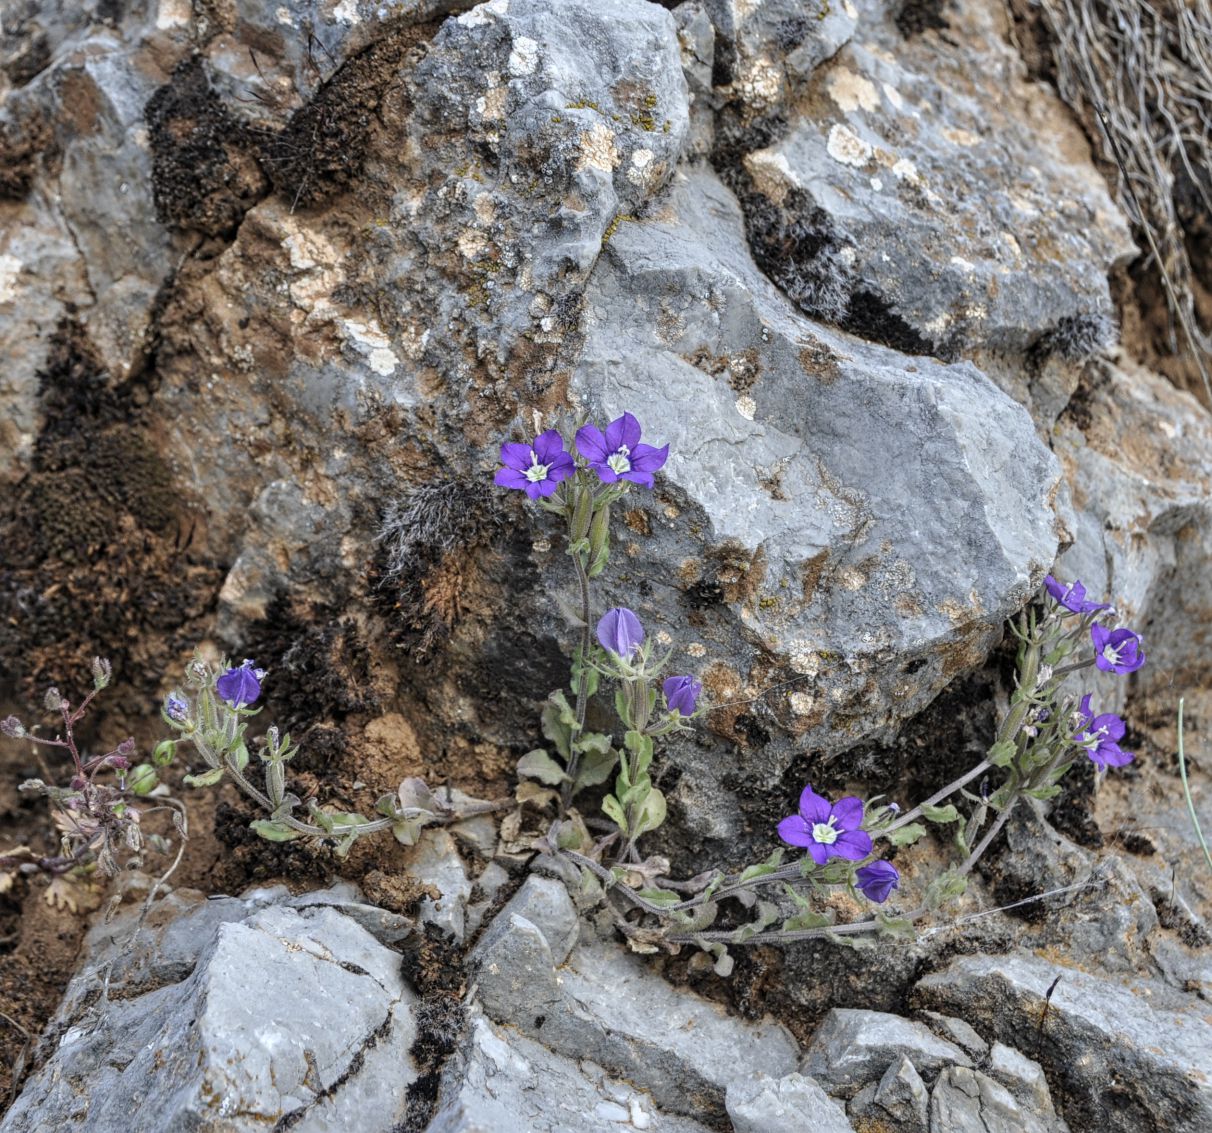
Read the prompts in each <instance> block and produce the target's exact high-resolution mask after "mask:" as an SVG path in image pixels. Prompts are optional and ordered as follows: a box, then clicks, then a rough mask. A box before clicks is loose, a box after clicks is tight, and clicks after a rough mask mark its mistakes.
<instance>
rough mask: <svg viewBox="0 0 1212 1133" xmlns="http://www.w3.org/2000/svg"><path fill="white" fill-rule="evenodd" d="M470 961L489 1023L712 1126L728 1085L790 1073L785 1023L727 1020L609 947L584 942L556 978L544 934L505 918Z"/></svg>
mask: <svg viewBox="0 0 1212 1133" xmlns="http://www.w3.org/2000/svg"><path fill="white" fill-rule="evenodd" d="M472 959H473V963H474V965H475V972H476V977H475V978H476V980H477V986H478V989H479V992H478V994H479V998H480V1001H481V1002H482V1003H483V1005H484V1010H485V1011H486V1013H487V1014H488V1015H489V1017H491V1018H493V1019H494V1020H496V1021H497V1022H501V1023H509V1024H512V1025H513V1026H515V1027H517V1028H518V1029H519V1030H520V1031H522V1032H523V1033H524V1034H527V1035H530V1036H531V1037H533V1038H536V1039H538V1040H539V1041H540V1042H542V1043H544V1044H545V1045H546V1046H548V1047H550V1048H551V1049H552V1050H554V1051H556V1052H558V1053H560V1054H563V1055H565V1056H566V1057H568V1058H575V1059H590V1060H591V1061H593V1062H596V1063H598V1064H599V1065H601V1066H603V1067H605V1068H606V1069H607V1070H608V1071H610V1072H611V1073H614V1074H620V1075H622V1076H624V1077H626V1078H627V1079H628V1080H629V1081H632V1082H634V1083H635V1084H636V1085H637V1086H639V1087H641V1088H642V1089H645V1090H648V1091H650V1092H651V1093H652V1096H653V1098H654V1099H655V1100H656V1102H657V1104H658V1105H660V1106H661V1107H662V1108H664V1109H667V1110H669V1111H670V1112H673V1113H685V1114H689V1115H691V1116H694V1117H696V1118H698V1119H700V1120H718V1119H719V1118H720V1117H721V1116H722V1114H723V1112H724V1095H725V1091H726V1089H727V1087H728V1085H729V1084H730V1083H731V1082H733V1081H735V1080H737V1079H738V1078H742V1077H746V1076H748V1075H752V1074H754V1073H757V1072H759V1071H761V1072H765V1073H768V1074H771V1075H775V1074H777V1075H780V1076H781V1075H783V1074H788V1073H790V1072H792V1071H793V1070H794V1069H795V1063H796V1059H797V1053H798V1052H797V1049H796V1045H795V1041H794V1040H793V1039H792V1038H791V1036H790V1035H789V1034H788V1033H787V1031H786V1030H785V1029H784V1028H783V1027H781V1026H779V1025H778V1024H775V1023H773V1022H771V1021H769V1020H767V1021H763V1022H761V1023H745V1022H742V1021H741V1020H739V1019H736V1018H733V1017H730V1016H729V1015H727V1014H726V1013H725V1012H724V1011H723V1010H722V1009H721V1008H719V1007H718V1006H717V1005H715V1004H712V1003H709V1002H708V1001H706V1000H704V999H700V998H699V996H697V995H695V994H693V993H692V992H689V991H686V990H685V989H682V988H675V987H673V986H672V985H671V984H669V983H667V982H666V981H665V980H664V979H662V978H661V977H660V976H659V975H657V974H656V973H654V972H651V971H649V970H648V969H647V968H646V967H645V966H644V964H643V962H642V961H641V960H640V959H639V958H638V957H636V956H633V955H631V954H629V953H627V952H626V951H624V950H623V949H622V948H620V947H619V946H617V945H615V944H612V943H607V942H597V941H589V942H586V941H582V942H581V943H579V944H578V945H577V946H576V947H575V948H574V949H573V951H572V953H571V954H570V955H569V957H568V959H567V961H566V963H565V964H564V966H563V967H562V968H560V969H559V971H558V972H556V971H555V969H554V960H553V958H552V955H551V950H550V948H549V947H548V944H547V941H546V940H545V939H544V937H543V934H542V933H541V932H540V931H539V930H538V929H537V928H536V927H535V926H534V925H533V924H532V923H531V922H530V921H528V920H526V919H525V918H523V917H521V916H518V915H516V914H511V915H509V916H503V917H500V918H498V919H497V921H496V922H494V923H493V925H492V926H491V927H490V928H489V929H488V931H487V932H486V933H485V934H484V938H483V940H482V941H481V942H480V944H479V945H477V946H476V949H475V951H474V953H473V956H472Z"/></svg>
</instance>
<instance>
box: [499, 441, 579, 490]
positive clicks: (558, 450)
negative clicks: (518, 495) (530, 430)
mask: <svg viewBox="0 0 1212 1133" xmlns="http://www.w3.org/2000/svg"><path fill="white" fill-rule="evenodd" d="M501 463H502V464H504V465H505V467H504V468H498V469H497V474H496V475H495V476H494V477H493V483H495V484H496V485H498V486H499V487H501V488H517V489H520V490H521V491H523V492H525V493H526V495H527V496H528V497H529V498H530V499H532V500H537V499H539V497H541V496H550V495H553V494H554V493H555V490H556V488H558V487H559V485H560V481H561V480H566V479H567V478H568V477H569V476H571V475H572V474H573V473H574V472H575V471H576V464H575V463H574V461H573V459H572V457H571V456H569V455H568V453H567V452H565V451H564V438H563V437H561V436H560V434H559V432H558V431H557V430H556V429H548V430H547V432H545V433H540V434H539V435H538V436H537V437H535V439H534V444H530V445H520V444H503V445H502V446H501Z"/></svg>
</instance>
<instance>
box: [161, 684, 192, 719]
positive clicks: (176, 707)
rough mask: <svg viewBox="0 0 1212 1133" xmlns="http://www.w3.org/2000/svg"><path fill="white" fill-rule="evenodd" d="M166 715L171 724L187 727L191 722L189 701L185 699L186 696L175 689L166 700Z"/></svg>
mask: <svg viewBox="0 0 1212 1133" xmlns="http://www.w3.org/2000/svg"><path fill="white" fill-rule="evenodd" d="M163 708H164V715H165V717H167V719H168V721H169V723H171V724H181V725H183V726H184V725H186V724H189V723H190V722H191V720H190V715H189V701H188V700H186V699H185V694H184V693H181V692H178V691H177V690H176V689H174V690H173V691H172V692H170V693H169V694H168V695H167V696H166V697H165V698H164V705H163Z"/></svg>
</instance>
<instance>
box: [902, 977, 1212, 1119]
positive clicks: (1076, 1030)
mask: <svg viewBox="0 0 1212 1133" xmlns="http://www.w3.org/2000/svg"><path fill="white" fill-rule="evenodd" d="M1058 976H1059V977H1060V979H1059V980H1057V977H1058ZM1054 980H1056V981H1057V982H1056V986H1055V988H1054V989H1053V991H1052V994H1051V997H1050V998H1048V999H1047V1001H1045V996H1046V993H1047V991H1048V989H1049V987H1051V985H1052V983H1053V981H1054ZM1163 993H1164V988H1163V986H1162V985H1159V984H1157V983H1156V982H1154V983H1152V984H1148V985H1143V984H1136V983H1133V982H1131V981H1128V980H1123V981H1122V982H1121V981H1115V980H1109V979H1102V978H1099V977H1098V976H1095V975H1091V974H1089V973H1088V972H1085V971H1080V970H1078V969H1075V968H1068V967H1061V966H1059V965H1056V964H1051V963H1048V962H1046V961H1044V960H1041V959H1038V958H1036V957H1034V956H1025V955H1010V956H1005V957H995V958H990V957H984V956H980V957H978V956H964V957H961V958H959V959H957V960H955V961H954V962H953V963H952V964H951V966H950V967H948V968H946V969H944V970H943V971H941V972H936V973H934V974H932V975H929V976H927V977H926V978H925V979H924V980H922V981H921V983H920V984H919V985H918V987H917V990H916V992H915V999H916V1000H917V1002H919V1003H920V1004H921V1005H923V1006H926V1007H930V1008H935V1009H937V1010H940V1011H952V1012H954V1011H957V1010H962V1011H963V1012H964V1013H965V1015H966V1016H967V1018H968V1019H969V1020H971V1021H972V1023H974V1024H975V1025H976V1026H977V1028H978V1029H980V1030H982V1031H984V1033H985V1034H988V1035H996V1036H998V1037H999V1038H1000V1039H1001V1040H1002V1041H1003V1042H1011V1043H1014V1044H1016V1045H1018V1046H1019V1047H1020V1048H1021V1049H1023V1050H1026V1051H1030V1052H1031V1053H1032V1054H1033V1055H1034V1056H1035V1057H1036V1058H1037V1059H1038V1060H1039V1061H1040V1062H1041V1063H1042V1064H1043V1066H1044V1067H1045V1068H1046V1069H1047V1070H1048V1071H1049V1073H1050V1074H1052V1075H1053V1081H1054V1082H1056V1083H1059V1085H1060V1088H1061V1089H1062V1091H1063V1094H1064V1097H1065V1098H1066V1104H1065V1106H1064V1109H1063V1116H1064V1117H1065V1119H1066V1120H1067V1121H1068V1122H1069V1123H1070V1125H1071V1126H1072V1127H1073V1128H1074V1129H1086V1128H1091V1129H1093V1128H1100V1127H1101V1128H1104V1129H1108V1130H1112V1131H1114V1133H1120V1131H1123V1133H1128V1131H1129V1130H1139V1129H1142V1128H1144V1129H1148V1128H1158V1129H1175V1130H1178V1129H1199V1128H1202V1127H1204V1126H1206V1125H1209V1124H1210V1123H1212V1083H1210V1082H1209V1078H1208V1073H1207V1068H1208V1066H1209V1065H1212V1024H1210V1023H1209V1022H1208V1021H1207V1019H1206V1012H1205V1011H1203V1010H1201V1009H1200V1007H1199V1006H1198V1005H1196V1004H1195V1003H1192V1002H1191V1001H1190V1000H1187V1001H1186V1002H1184V1001H1183V1000H1182V999H1180V998H1179V997H1178V996H1177V995H1173V996H1171V997H1169V1001H1167V999H1166V997H1165V996H1164V994H1163ZM1045 1002H1046V1003H1047V1008H1046V1014H1045ZM1041 1019H1042V1025H1041ZM956 1089H957V1091H960V1092H962V1093H963V1094H965V1095H967V1096H969V1097H970V1098H971V1097H972V1089H971V1083H968V1084H967V1085H966V1086H964V1088H963V1089H962V1090H961V1088H960V1086H959V1085H957V1086H956ZM978 1092H979V1091H978ZM1112 1098H1113V1099H1114V1104H1108V1099H1112ZM951 1101H952V1102H954V1103H955V1104H957V1105H961V1104H962V1105H967V1103H963V1102H962V1099H961V1098H960V1097H959V1096H957V1095H956V1096H953V1097H952V1099H951ZM949 1104H950V1103H949Z"/></svg>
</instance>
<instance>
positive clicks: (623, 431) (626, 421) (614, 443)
mask: <svg viewBox="0 0 1212 1133" xmlns="http://www.w3.org/2000/svg"><path fill="white" fill-rule="evenodd" d="M639 443H640V423H639V421H637V420H636V419H635V418H634V417H633V416H632V415H631V414H630V413H624V414H623V416H622V417H616V418H615V419H614V420H613V421H611V422H610V424H609V425H607V426H606V451H607V453H612V452H618V450H619V449H620V448H621V447H622V446H623V445H626V446H627V447H628V448H629V449H633V448H635V446H636V445H638V444H639Z"/></svg>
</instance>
